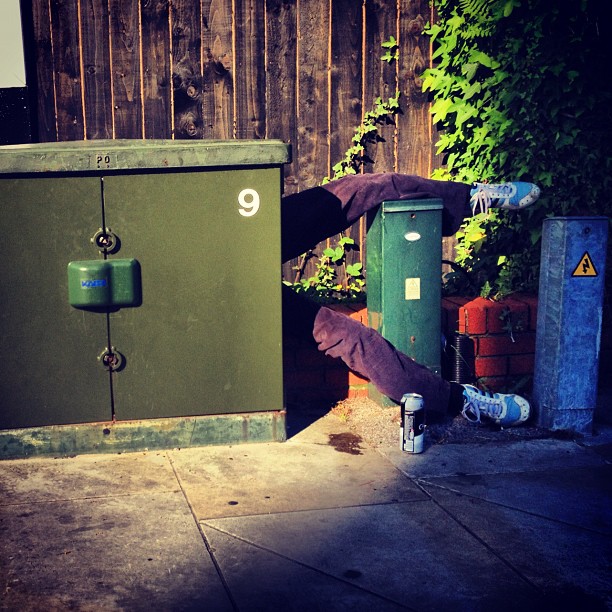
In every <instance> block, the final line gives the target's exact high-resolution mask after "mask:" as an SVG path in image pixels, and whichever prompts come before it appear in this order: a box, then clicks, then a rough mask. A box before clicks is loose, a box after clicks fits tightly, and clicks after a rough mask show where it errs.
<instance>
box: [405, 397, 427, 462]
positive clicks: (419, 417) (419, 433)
mask: <svg viewBox="0 0 612 612" xmlns="http://www.w3.org/2000/svg"><path fill="white" fill-rule="evenodd" d="M400 406H401V426H400V448H401V449H402V450H403V451H406V452H407V453H415V454H416V453H422V452H423V446H424V441H425V410H424V409H423V396H422V395H419V394H418V393H405V394H404V395H403V397H402V401H401V403H400Z"/></svg>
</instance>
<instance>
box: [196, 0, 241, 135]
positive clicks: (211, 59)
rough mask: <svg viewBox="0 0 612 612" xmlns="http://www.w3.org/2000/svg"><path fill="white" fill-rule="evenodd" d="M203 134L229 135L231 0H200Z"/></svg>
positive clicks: (231, 89) (231, 48)
mask: <svg viewBox="0 0 612 612" xmlns="http://www.w3.org/2000/svg"><path fill="white" fill-rule="evenodd" d="M201 6H202V66H203V81H202V94H201V95H202V120H203V125H202V137H203V138H220V139H227V138H232V137H233V133H234V127H233V122H234V113H233V100H234V84H233V80H232V79H233V73H232V58H233V47H232V1H231V0H202V3H201Z"/></svg>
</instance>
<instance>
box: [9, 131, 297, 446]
mask: <svg viewBox="0 0 612 612" xmlns="http://www.w3.org/2000/svg"><path fill="white" fill-rule="evenodd" d="M289 156H290V151H289V148H288V146H287V145H285V144H284V143H282V142H279V141H198V142H193V141H153V140H149V141H144V140H143V141H118V140H117V141H115V140H113V141H109V140H106V141H105V140H98V141H87V142H69V143H68V142H63V143H53V144H51V143H49V144H35V145H20V146H13V147H1V148H0V227H1V228H2V236H1V239H0V266H1V268H2V285H1V290H0V291H1V293H0V301H1V304H0V429H2V430H6V429H14V428H28V427H40V426H48V425H62V424H76V423H94V422H108V421H113V420H114V421H116V422H121V421H126V420H141V419H162V418H169V417H190V416H201V415H229V414H245V413H248V414H252V415H253V419H255V415H254V413H258V414H262V413H263V414H265V415H268V416H269V415H270V413H271V412H274V413H281V412H282V411H283V388H282V354H281V324H280V321H281V301H280V197H281V184H282V166H283V164H284V163H286V162H287V161H289ZM276 425H277V423H276V422H275V423H274V426H275V427H276ZM282 425H284V421H283V422H282ZM263 437H264V438H265V436H263ZM270 437H273V436H270ZM276 437H282V436H280V435H278V436H276ZM220 441H221V442H224V441H227V442H229V441H231V440H223V439H222V438H221V439H220Z"/></svg>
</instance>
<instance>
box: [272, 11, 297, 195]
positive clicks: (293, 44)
mask: <svg viewBox="0 0 612 612" xmlns="http://www.w3.org/2000/svg"><path fill="white" fill-rule="evenodd" d="M266 30H267V41H266V66H267V70H268V76H267V79H266V137H267V138H279V139H281V140H284V141H285V142H289V143H291V145H292V146H293V148H294V151H293V160H292V162H291V164H287V165H285V167H284V177H285V185H284V188H285V193H286V194H290V193H294V192H295V190H296V187H297V175H298V159H297V147H296V143H297V114H296V109H297V81H296V66H297V56H296V53H297V40H296V9H295V3H294V2H288V1H287V0H267V3H266Z"/></svg>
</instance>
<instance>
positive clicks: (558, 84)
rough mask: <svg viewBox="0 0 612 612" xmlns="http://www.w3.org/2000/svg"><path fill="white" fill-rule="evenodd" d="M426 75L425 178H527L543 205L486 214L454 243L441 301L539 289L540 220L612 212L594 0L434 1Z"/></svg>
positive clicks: (602, 56) (610, 124) (607, 119)
mask: <svg viewBox="0 0 612 612" xmlns="http://www.w3.org/2000/svg"><path fill="white" fill-rule="evenodd" d="M435 6H436V10H437V13H438V17H439V18H438V21H437V22H436V23H434V24H431V25H430V26H429V27H428V29H427V33H429V34H430V36H431V37H432V40H433V44H434V48H435V50H434V54H433V59H434V62H435V66H434V67H433V68H431V69H429V70H427V71H426V72H425V74H424V89H425V90H426V91H430V92H431V94H432V96H433V105H432V114H433V120H434V122H435V123H437V125H438V126H439V128H441V130H442V133H441V136H440V138H439V141H438V143H437V148H438V153H441V154H443V155H444V161H445V167H444V168H442V169H440V170H439V171H437V172H436V173H435V174H434V178H441V179H453V180H459V181H465V182H472V181H489V182H500V181H502V180H526V181H532V182H535V183H537V184H539V185H540V186H541V187H542V197H541V198H540V201H539V202H538V203H537V204H536V205H535V206H533V207H531V208H529V209H526V210H524V211H521V212H520V213H505V212H501V211H493V212H491V213H489V214H479V215H476V216H475V217H474V218H472V219H470V220H469V221H467V222H466V224H465V225H464V226H463V228H462V230H461V231H460V232H459V233H458V234H457V238H458V246H457V259H456V260H457V263H459V264H460V265H461V266H462V267H463V268H464V270H465V271H467V273H468V275H467V278H468V279H469V280H468V282H467V283H466V282H465V279H466V275H465V274H458V273H451V274H449V275H448V276H447V279H446V280H447V282H446V290H447V291H448V292H455V293H456V292H462V293H468V294H469V293H478V292H479V293H480V294H481V295H483V296H486V297H495V296H503V295H506V294H508V293H511V292H513V291H536V290H537V283H538V277H539V254H540V237H541V226H542V221H543V219H544V218H545V217H547V216H553V215H573V214H599V215H602V214H603V215H611V214H612V201H611V200H610V198H609V197H608V195H607V194H609V193H610V189H611V187H612V172H611V171H612V156H611V154H610V150H611V149H610V143H611V142H612V139H611V133H610V131H611V128H612V115H611V109H612V96H611V93H610V92H611V90H610V87H609V86H608V85H607V83H605V82H603V80H602V79H603V75H604V74H605V73H606V71H607V69H608V66H607V64H608V62H609V55H607V54H606V53H605V52H604V44H605V40H604V38H605V36H604V33H603V30H602V28H603V27H604V26H605V22H604V20H603V13H602V12H601V11H602V9H601V6H602V5H601V3H599V2H597V1H596V0H564V2H557V1H553V0H435Z"/></svg>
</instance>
